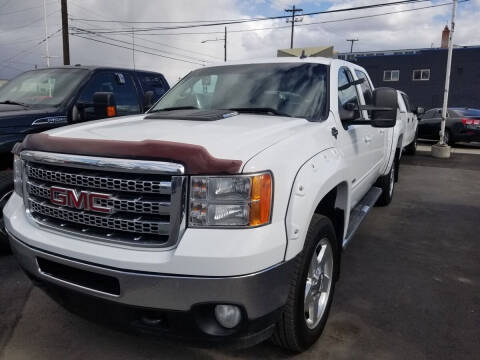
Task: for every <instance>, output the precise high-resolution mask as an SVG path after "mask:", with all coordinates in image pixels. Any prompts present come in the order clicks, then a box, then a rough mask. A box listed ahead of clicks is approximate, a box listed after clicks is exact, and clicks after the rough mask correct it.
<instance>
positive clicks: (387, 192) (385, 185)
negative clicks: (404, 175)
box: [375, 156, 399, 206]
mask: <svg viewBox="0 0 480 360" xmlns="http://www.w3.org/2000/svg"><path fill="white" fill-rule="evenodd" d="M397 163H398V157H397V156H395V160H394V161H393V163H392V166H391V168H390V171H389V172H388V174H386V175H383V176H380V177H379V178H378V180H377V182H376V184H375V186H377V187H379V188H380V189H382V195H380V197H379V198H378V200H377V203H376V204H375V205H376V206H387V205H388V204H390V202H391V201H392V198H393V193H394V191H395V182H396V180H395V179H396V178H397V172H398V170H399V167H398V166H397Z"/></svg>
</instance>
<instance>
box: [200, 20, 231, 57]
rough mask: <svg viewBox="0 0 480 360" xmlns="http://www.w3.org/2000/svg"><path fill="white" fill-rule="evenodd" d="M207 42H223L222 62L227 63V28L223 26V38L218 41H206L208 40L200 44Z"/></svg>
mask: <svg viewBox="0 0 480 360" xmlns="http://www.w3.org/2000/svg"><path fill="white" fill-rule="evenodd" d="M209 41H223V42H224V43H223V49H224V55H223V60H224V61H227V27H226V26H225V36H224V37H223V38H220V39H208V40H203V41H202V44H205V43H207V42H209Z"/></svg>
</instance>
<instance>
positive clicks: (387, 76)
mask: <svg viewBox="0 0 480 360" xmlns="http://www.w3.org/2000/svg"><path fill="white" fill-rule="evenodd" d="M398 80H400V70H385V71H384V72H383V81H398Z"/></svg>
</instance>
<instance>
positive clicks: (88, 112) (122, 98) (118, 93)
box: [78, 72, 140, 120]
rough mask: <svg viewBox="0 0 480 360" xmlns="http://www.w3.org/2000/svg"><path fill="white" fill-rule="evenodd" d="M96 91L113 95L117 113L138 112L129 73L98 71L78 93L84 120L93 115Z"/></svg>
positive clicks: (138, 107)
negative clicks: (83, 111)
mask: <svg viewBox="0 0 480 360" xmlns="http://www.w3.org/2000/svg"><path fill="white" fill-rule="evenodd" d="M96 92H111V93H113V96H114V97H115V103H116V105H117V115H118V116H122V115H131V114H138V113H139V112H140V104H139V102H138V97H137V90H136V89H135V85H134V83H133V81H132V78H131V77H130V75H129V74H125V73H120V72H100V73H97V74H95V75H93V77H92V78H91V79H90V80H89V81H88V83H87V85H86V86H85V87H84V88H83V90H82V92H81V93H80V97H79V99H78V102H79V103H81V104H83V105H84V107H85V116H86V120H89V119H92V118H93V117H94V113H95V111H94V109H93V107H91V106H88V105H92V104H93V94H94V93H96Z"/></svg>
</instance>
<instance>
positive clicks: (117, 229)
mask: <svg viewBox="0 0 480 360" xmlns="http://www.w3.org/2000/svg"><path fill="white" fill-rule="evenodd" d="M184 184H185V181H184V177H183V176H172V175H168V174H136V173H129V172H118V171H106V170H102V168H100V167H98V168H88V169H83V168H82V169H80V168H75V167H68V166H64V165H61V166H60V165H52V164H50V163H48V164H47V163H39V162H28V161H27V162H25V187H24V189H25V194H26V205H27V207H28V208H29V212H30V215H31V216H32V217H33V218H34V219H35V220H36V221H37V222H39V223H40V224H44V225H46V226H50V227H54V228H55V229H56V230H58V231H64V232H74V233H78V234H79V235H81V236H88V237H93V238H94V239H95V240H99V241H107V242H120V243H123V244H127V245H132V246H150V247H167V246H172V245H175V243H176V242H177V240H178V234H179V226H180V222H181V221H180V220H179V219H180V218H182V217H183V209H184V206H185V200H184V199H185V188H184ZM52 187H55V188H56V189H58V188H61V189H67V191H69V193H68V194H67V195H65V194H63V193H62V194H61V195H60V197H59V195H58V194H56V195H55V196H56V197H55V199H57V200H58V199H63V200H64V203H63V204H61V205H58V203H59V202H58V201H54V202H52V200H51V188H52ZM92 193H95V194H102V195H106V196H108V198H96V199H95V200H94V201H95V206H97V207H103V208H108V209H109V210H110V213H107V214H105V213H101V212H98V211H94V210H92V209H91V208H89V206H85V203H86V202H85V201H84V202H81V201H79V202H75V201H74V200H75V199H78V198H75V197H76V196H79V194H83V195H88V194H92ZM69 196H70V197H69ZM55 199H54V200H55ZM65 199H66V200H65ZM72 199H73V200H72Z"/></svg>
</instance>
